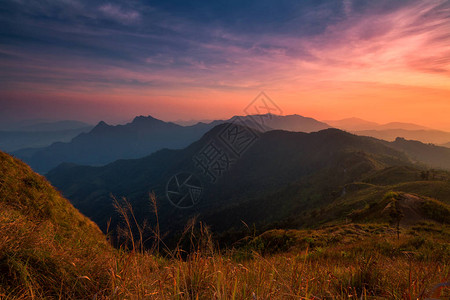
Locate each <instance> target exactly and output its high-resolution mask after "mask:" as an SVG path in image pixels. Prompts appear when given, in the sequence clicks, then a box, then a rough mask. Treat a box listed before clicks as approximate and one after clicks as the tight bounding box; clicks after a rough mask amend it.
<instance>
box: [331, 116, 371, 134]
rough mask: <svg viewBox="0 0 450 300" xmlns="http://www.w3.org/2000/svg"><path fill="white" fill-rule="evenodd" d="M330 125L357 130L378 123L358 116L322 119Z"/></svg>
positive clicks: (365, 128)
mask: <svg viewBox="0 0 450 300" xmlns="http://www.w3.org/2000/svg"><path fill="white" fill-rule="evenodd" d="M324 122H325V123H327V124H330V125H331V126H333V127H335V128H339V129H343V130H347V131H359V130H369V129H374V128H377V127H378V126H380V124H378V123H375V122H370V121H366V120H363V119H359V118H347V119H342V120H327V121H324Z"/></svg>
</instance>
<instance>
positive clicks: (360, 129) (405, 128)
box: [324, 118, 450, 145]
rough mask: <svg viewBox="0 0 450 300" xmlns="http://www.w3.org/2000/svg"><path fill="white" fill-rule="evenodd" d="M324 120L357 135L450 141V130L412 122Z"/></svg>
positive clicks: (437, 143) (422, 140) (391, 138)
mask: <svg viewBox="0 0 450 300" xmlns="http://www.w3.org/2000/svg"><path fill="white" fill-rule="evenodd" d="M324 122H326V123H327V124H330V125H331V126H333V127H335V128H339V129H342V130H346V131H348V132H351V133H354V134H357V135H364V136H371V137H375V138H377V139H383V140H387V141H394V140H395V139H396V138H397V137H402V138H405V139H409V140H416V141H421V142H423V143H432V144H436V145H444V144H446V143H450V132H446V131H442V130H435V129H431V128H427V127H424V126H421V125H417V124H412V123H401V122H391V123H386V124H379V123H375V122H370V121H366V120H363V119H359V118H347V119H342V120H336V121H324Z"/></svg>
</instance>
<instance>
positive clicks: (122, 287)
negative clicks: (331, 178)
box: [0, 132, 450, 299]
mask: <svg viewBox="0 0 450 300" xmlns="http://www.w3.org/2000/svg"><path fill="white" fill-rule="evenodd" d="M322 134H323V133H320V134H318V135H315V134H313V135H314V136H315V137H314V138H313V137H312V136H310V137H309V138H308V141H309V142H314V141H318V140H319V139H321V138H322V137H320V136H321V135H322ZM330 134H331V135H330ZM334 134H336V133H332V132H331V133H330V132H329V133H328V138H330V137H331V136H334ZM271 135H273V133H271ZM287 136H291V135H290V134H288V135H287ZM294 136H296V135H294ZM262 138H263V139H265V138H264V137H262ZM273 138H275V137H274V136H272V137H271V139H270V140H271V141H272V139H273ZM301 138H305V135H303V136H302V137H301ZM276 139H278V137H277V138H276ZM343 141H344V140H343ZM346 141H347V142H351V138H350V140H348V139H347V140H346ZM353 142H355V141H353ZM366 142H367V140H366V141H364V143H366ZM294 144H295V143H294ZM333 144H334V143H333ZM350 145H351V147H358V146H360V144H358V143H350ZM260 146H261V145H260ZM366 146H369V145H366ZM369 148H370V149H372V152H377V153H380V154H381V153H383V152H385V150H386V149H384V150H383V146H381V147H378V146H374V145H372V146H370V147H369ZM275 149H276V147H274V148H273V149H272V151H273V150H275ZM180 151H181V150H180ZM180 151H175V152H180ZM248 151H249V152H250V151H252V150H250V149H249V150H248ZM307 152H309V151H307ZM319 152H321V156H323V154H324V153H323V152H322V151H319ZM388 152H390V151H388ZM272 154H273V153H272ZM391 154H394V153H391ZM359 155H361V156H364V155H363V153H359ZM394 156H395V155H394ZM399 158H400V157H399ZM391 159H392V157H391ZM341 163H342V164H345V163H346V162H345V161H341ZM347 163H348V162H347ZM357 169H359V167H356V168H355V169H353V170H349V169H348V172H350V173H353V171H356V170H357ZM416 172H417V170H416V169H414V168H413V167H405V166H393V167H388V168H384V169H381V170H379V171H374V172H369V174H368V176H365V182H353V183H350V184H346V185H345V186H344V187H343V192H342V193H340V195H335V196H333V199H334V200H332V201H331V202H330V201H328V202H327V203H326V204H325V205H322V206H314V209H302V210H299V211H296V212H295V214H293V215H292V217H291V218H288V219H284V220H283V221H282V222H278V223H273V224H272V225H270V226H269V227H268V228H269V230H267V231H266V230H264V228H261V227H260V225H261V223H264V220H263V219H258V222H259V223H258V224H257V225H256V224H255V223H253V224H252V223H250V222H246V221H248V220H247V218H246V217H245V215H248V216H251V215H255V216H254V217H256V218H258V215H259V214H261V213H263V214H264V215H265V216H270V214H271V212H272V211H273V212H279V211H280V208H279V206H280V205H286V204H287V205H293V204H295V203H298V202H300V198H301V196H302V195H301V192H302V191H303V190H304V189H305V185H304V186H303V188H301V189H300V190H297V188H299V187H300V186H298V185H299V184H301V182H299V183H296V182H293V183H292V184H290V185H287V186H286V187H285V188H284V189H282V190H280V192H279V193H277V194H276V195H278V196H279V197H278V198H274V197H273V195H271V194H268V195H266V196H265V197H266V198H264V201H255V200H256V199H248V201H247V202H245V203H241V204H233V205H229V206H227V207H223V208H224V209H223V210H221V211H220V212H219V213H215V214H213V215H211V216H209V217H211V218H214V219H215V223H216V224H217V223H218V221H221V222H225V223H227V222H230V223H234V222H235V220H238V223H239V224H240V227H241V228H244V230H243V231H242V233H241V234H240V235H241V237H240V238H238V239H236V234H237V233H238V231H237V230H236V229H233V230H231V231H228V232H226V233H225V234H224V235H222V236H217V235H214V236H211V234H210V229H209V227H208V226H205V225H204V224H203V225H201V226H198V225H196V224H197V223H196V222H191V224H194V225H193V226H192V227H186V228H185V230H184V233H185V235H184V238H182V239H180V240H178V241H177V243H176V248H175V249H176V250H171V249H168V248H167V246H168V245H167V244H166V243H163V242H161V243H160V245H161V248H162V247H164V251H158V252H157V251H156V249H157V248H151V249H147V250H146V251H139V250H140V248H139V246H137V248H136V249H135V248H132V249H130V250H128V249H127V248H126V247H120V249H117V250H116V249H114V248H112V247H110V246H109V245H108V243H107V242H106V240H105V236H104V235H102V234H101V233H100V231H99V229H98V227H97V226H96V225H94V224H93V223H92V222H91V221H89V220H88V219H87V218H86V217H84V216H82V215H81V214H80V213H79V212H78V211H77V210H75V209H74V208H73V206H72V205H70V204H69V202H68V201H67V200H66V199H64V198H62V197H61V196H60V195H59V193H58V192H56V191H55V189H54V188H53V187H51V186H50V185H49V184H48V182H46V181H45V179H44V178H43V177H42V176H39V175H38V174H35V173H33V172H32V171H31V169H30V168H29V167H27V166H26V165H25V164H23V163H22V162H20V161H19V160H17V159H14V158H12V157H11V156H8V155H6V154H4V153H1V152H0V230H1V236H0V297H1V298H2V299H3V298H5V299H148V298H151V299H153V298H155V299H160V298H161V299H175V298H180V299H191V298H194V299H214V298H217V296H218V291H219V293H220V294H219V296H222V295H223V296H224V297H223V298H226V299H228V298H230V299H232V298H236V299H252V298H258V299H259V298H262V299H282V298H283V299H284V298H285V295H290V294H291V293H292V292H293V288H292V286H293V285H294V287H295V291H294V293H295V297H294V298H299V297H303V298H310V295H311V294H314V297H316V298H320V299H322V298H327V297H328V298H329V297H341V296H342V295H343V293H345V295H352V298H361V297H359V296H360V295H365V294H369V295H372V296H374V297H379V298H386V295H407V296H408V298H416V297H415V295H419V294H420V295H423V296H424V297H427V298H428V297H433V299H437V298H445V296H446V295H447V294H446V290H444V289H442V290H440V289H439V286H442V283H441V282H442V279H443V278H446V276H447V274H446V270H445V268H437V267H436V264H438V265H440V264H442V262H446V261H448V259H449V252H448V236H449V226H448V224H449V223H450V220H449V215H450V206H449V205H448V202H449V201H447V203H444V202H441V201H438V200H436V199H432V198H429V197H426V196H423V194H433V193H434V195H435V197H438V198H439V197H442V195H447V196H448V195H449V194H450V186H449V184H448V179H449V178H450V177H448V175H449V174H448V173H442V172H441V173H439V174H436V175H439V176H447V177H446V178H442V179H440V180H430V181H426V182H424V181H416V179H415V177H416V175H417V174H415V173H416ZM128 175H130V174H128ZM137 175H138V177H139V174H137ZM338 175H340V174H338ZM104 179H105V178H104V177H102V178H100V177H99V180H101V181H102V180H104ZM399 180H401V181H399ZM445 180H447V181H445ZM99 182H100V181H99ZM99 182H95V183H94V184H99ZM307 184H308V185H311V182H309V183H307ZM394 190H395V191H394ZM385 191H388V192H385ZM299 192H300V193H299ZM418 193H420V195H419V194H418ZM285 199H288V201H287V200H285ZM231 200H232V199H231ZM312 200H314V199H310V200H309V201H312ZM231 202H234V201H231ZM146 204H148V203H146ZM159 206H160V207H161V205H159ZM272 207H274V208H275V209H273V208H272ZM287 208H288V209H289V207H287ZM292 208H296V206H292ZM297 208H298V207H297ZM101 209H102V208H101V207H99V209H98V210H97V212H98V213H101ZM123 209H125V214H124V215H123V217H124V218H123V221H124V223H125V224H126V223H127V221H128V222H132V223H131V225H130V226H129V227H127V230H130V231H132V230H136V229H140V230H141V231H140V232H143V231H144V230H145V229H148V224H147V225H144V224H143V225H142V227H139V226H133V225H134V224H133V222H134V219H133V218H132V215H131V214H130V213H131V207H130V206H125V207H123ZM145 209H147V207H146V208H145ZM246 209H248V210H246ZM135 211H136V210H135ZM242 215H244V218H243V219H240V218H241V217H242ZM218 218H220V219H218ZM241 220H243V221H244V220H246V221H244V222H242V221H241ZM250 220H251V219H250ZM169 221H174V222H176V221H177V219H172V220H169ZM128 224H130V223H128ZM294 226H303V227H304V228H303V229H302V228H296V229H293V227H294ZM272 227H273V228H275V229H272ZM284 227H287V228H288V229H284ZM153 228H158V227H153ZM119 232H120V234H121V235H123V234H124V231H119ZM156 232H158V230H156ZM108 237H109V239H110V240H111V239H113V238H114V237H115V236H113V235H112V233H111V232H109V234H108ZM141 237H142V238H145V235H144V236H143V235H141ZM214 237H218V238H219V240H217V239H214ZM233 237H234V238H233ZM242 237H243V238H242ZM153 239H154V237H153ZM158 240H159V239H158ZM220 240H224V241H228V243H233V244H232V246H231V247H228V248H225V249H222V250H220V248H219V249H218V247H217V244H216V241H220ZM140 241H142V239H137V240H136V241H135V242H136V243H139V242H140ZM159 241H160V240H159ZM185 242H187V243H185ZM139 244H140V243H139ZM189 249H191V251H193V252H190V251H189ZM405 253H407V254H408V256H405ZM373 257H376V260H375V261H373ZM293 258H297V259H295V260H293ZM286 265H289V266H292V267H289V268H286ZM349 265H350V266H352V267H351V268H349ZM405 266H408V268H405ZM230 270H231V271H230ZM299 270H304V272H303V275H302V276H301V277H299V274H300V273H299ZM399 270H403V272H402V273H401V274H402V276H399ZM274 273H275V274H276V275H277V276H279V278H281V279H283V278H288V279H292V278H293V281H292V282H291V281H290V280H288V281H286V280H273V274H274ZM300 275H301V274H300ZM255 278H258V280H255ZM299 279H300V280H301V283H300V282H299V281H298V280H299ZM380 282H381V283H382V284H380ZM411 282H423V284H422V285H421V288H420V289H417V290H414V291H413V292H411V288H410V283H411ZM268 283H270V286H268ZM254 291H255V292H254ZM413 293H414V294H413ZM353 295H354V296H353Z"/></svg>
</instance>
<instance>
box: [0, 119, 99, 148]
mask: <svg viewBox="0 0 450 300" xmlns="http://www.w3.org/2000/svg"><path fill="white" fill-rule="evenodd" d="M92 128H93V126H92V125H90V124H87V123H84V122H80V121H72V120H66V121H57V122H31V121H29V122H25V121H24V122H20V123H16V124H11V125H10V126H7V127H5V128H3V129H2V130H0V149H2V150H3V151H7V152H13V151H17V150H20V149H24V148H39V147H46V146H49V145H51V144H53V143H55V142H69V141H70V140H71V139H72V138H74V137H75V136H77V135H79V134H80V133H83V132H88V131H90V130H91V129H92Z"/></svg>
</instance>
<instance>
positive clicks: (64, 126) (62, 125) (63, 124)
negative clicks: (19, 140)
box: [19, 120, 93, 132]
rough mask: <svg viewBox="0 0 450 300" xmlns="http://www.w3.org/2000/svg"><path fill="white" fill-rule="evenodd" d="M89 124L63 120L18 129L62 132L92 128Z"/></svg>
mask: <svg viewBox="0 0 450 300" xmlns="http://www.w3.org/2000/svg"><path fill="white" fill-rule="evenodd" d="M92 127H93V126H92V125H91V124H87V123H84V122H80V121H74V120H63V121H56V122H42V123H36V124H31V125H25V126H22V127H20V128H19V131H33V132H35V131H38V132H42V131H63V130H75V129H86V128H92Z"/></svg>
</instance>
